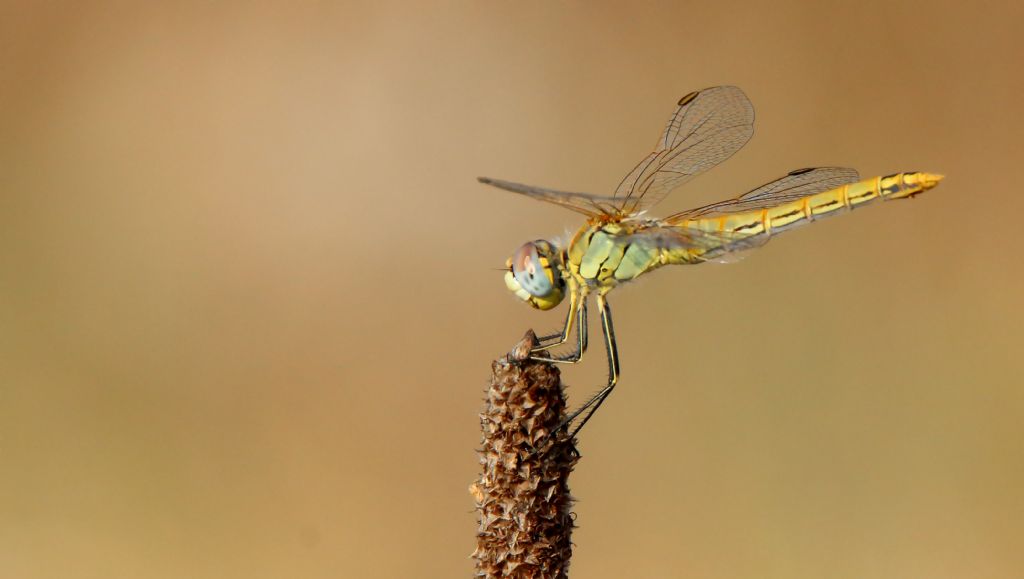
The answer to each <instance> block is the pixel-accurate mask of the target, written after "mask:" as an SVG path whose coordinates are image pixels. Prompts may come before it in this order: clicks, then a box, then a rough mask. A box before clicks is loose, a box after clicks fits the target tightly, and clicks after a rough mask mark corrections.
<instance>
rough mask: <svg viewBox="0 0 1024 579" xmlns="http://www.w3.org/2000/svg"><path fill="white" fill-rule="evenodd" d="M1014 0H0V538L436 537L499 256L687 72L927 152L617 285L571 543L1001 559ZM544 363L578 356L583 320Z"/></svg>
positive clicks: (504, 311) (636, 557) (909, 570)
mask: <svg viewBox="0 0 1024 579" xmlns="http://www.w3.org/2000/svg"><path fill="white" fill-rule="evenodd" d="M1021 22H1024V9H1022V8H1021V4H1020V3H1016V2H980V3H966V4H965V3H961V2H881V1H879V2H873V1H871V2H858V3H856V4H854V3H844V4H835V5H830V4H828V3H819V2H810V1H805V2H786V1H783V2H772V3H765V4H763V5H761V7H758V8H755V7H754V6H753V5H746V4H734V3H728V2H718V3H709V2H704V3H696V2H687V3H684V2H681V3H677V4H669V3H664V4H646V5H637V6H633V7H629V8H626V7H625V6H613V5H608V4H592V3H586V4H584V3H562V4H559V5H556V6H552V5H548V4H542V3H535V4H529V5H515V6H513V5H511V4H505V5H501V4H496V3H476V2H473V3H470V2H466V3H445V4H435V5H433V6H428V5H426V4H416V3H403V4H390V5H388V4H379V3H366V4H338V5H334V4H330V3H322V2H321V3H312V4H305V5H302V4H295V3H280V4H279V5H277V6H272V5H264V6H262V7H260V8H255V7H253V6H249V5H244V4H237V5H230V4H221V5H220V6H219V7H210V6H208V5H207V4H206V3H200V2H195V3H167V5H165V6H162V7H158V6H157V5H156V4H154V3H142V4H139V3H127V2H125V3H109V2H88V3H72V2H64V3H23V4H20V5H19V4H17V3H15V4H10V3H8V4H5V6H4V7H3V8H0V39H2V50H0V465H2V466H0V468H2V472H0V576H3V577H11V578H32V579H34V578H43V577H53V578H67V577H76V578H77V577H97V578H101V577H102V578H105V579H106V578H112V577H117V578H120V577H124V578H135V577H146V578H180V577H194V578H224V577H244V578H279V577H305V578H314V577H324V578H327V577H331V578H337V577H425V578H434V577H439V578H440V577H466V576H469V575H470V574H471V573H472V563H471V561H470V560H469V559H468V555H469V553H470V552H471V550H472V548H473V544H474V532H475V528H476V524H475V516H474V514H473V512H472V500H471V498H470V496H469V494H468V493H467V491H466V487H467V486H468V484H469V483H470V482H471V481H472V480H473V478H474V477H475V476H476V474H477V470H478V469H477V465H476V456H475V454H474V449H475V448H476V446H477V443H478V440H479V435H478V432H477V428H478V425H477V413H478V411H479V410H480V408H481V401H482V392H483V388H484V384H485V380H486V378H487V376H488V372H489V364H490V361H491V360H492V359H493V358H494V357H495V356H497V355H499V354H501V353H502V352H504V351H506V350H507V349H508V347H510V346H511V345H512V344H513V343H514V342H515V341H516V340H517V339H518V338H519V337H520V336H521V335H522V333H523V331H524V330H526V329H527V328H528V327H535V328H537V329H538V330H548V329H551V328H554V327H555V326H557V325H558V324H559V323H560V322H561V319H562V318H561V316H562V314H561V310H559V311H558V312H535V311H532V310H530V309H529V308H528V307H527V306H525V305H523V304H521V303H519V302H518V301H517V300H516V299H515V298H514V297H513V296H511V295H509V294H508V293H507V291H506V290H505V289H504V286H503V283H502V281H501V274H500V273H499V272H496V271H494V270H493V269H492V268H494V267H500V266H501V265H502V264H503V263H504V260H505V258H506V256H507V255H508V254H509V253H510V252H511V251H512V250H513V249H515V248H516V247H517V246H518V245H519V244H520V243H522V242H524V241H526V240H529V239H534V238H537V237H543V236H560V235H563V234H565V232H566V231H567V230H569V229H573V228H575V227H576V226H578V225H579V222H578V220H577V217H578V216H577V215H575V214H573V213H571V212H568V211H563V210H560V209H558V208H556V207H552V206H545V205H542V204H540V203H535V202H531V201H529V200H526V199H523V198H519V197H516V196H513V195H511V194H507V193H503V192H500V191H498V190H494V189H490V188H486V187H484V186H482V185H479V184H478V183H476V181H475V178H476V177H477V176H478V175H488V176H494V177H500V178H507V179H513V180H518V181H523V182H528V183H535V184H540V185H547V186H552V187H557V188H562V189H570V190H585V191H593V192H597V193H608V192H610V191H611V189H612V188H613V187H614V186H615V184H616V183H618V181H619V179H620V178H621V177H622V175H623V174H625V173H626V172H627V171H628V170H629V169H630V168H631V167H632V166H633V164H634V163H635V162H636V161H637V160H639V159H640V158H641V157H642V156H644V155H645V154H646V153H647V152H648V151H649V150H650V148H651V146H652V145H653V144H654V141H655V139H656V138H657V136H658V135H659V133H660V131H661V129H662V126H663V123H664V122H665V120H666V118H667V117H668V115H669V114H670V113H671V112H672V110H673V108H674V105H675V102H676V100H677V99H678V98H679V97H680V96H681V95H683V94H685V93H686V92H689V91H691V90H694V89H698V88H702V87H706V86H712V85H716V84H736V85H739V86H741V87H743V89H744V90H745V91H746V92H747V94H748V95H749V96H750V98H751V100H752V101H753V103H754V105H755V107H756V109H757V113H758V120H757V129H756V134H755V137H754V139H753V140H752V141H751V143H750V144H749V145H747V147H746V148H745V149H744V150H743V151H741V152H740V153H739V154H737V155H736V156H735V157H733V158H732V159H730V160H729V161H728V162H727V163H726V164H724V165H723V166H721V167H719V168H718V169H716V170H714V171H712V172H711V173H709V174H707V175H705V176H703V177H701V178H699V179H697V180H695V181H694V182H692V183H690V184H689V185H688V186H687V187H686V188H685V189H683V190H680V191H678V192H676V194H674V195H673V196H672V197H670V198H669V200H667V201H666V202H665V203H664V204H663V205H662V206H661V207H659V209H660V213H662V214H665V213H668V212H672V211H678V210H682V209H685V208H687V207H689V206H693V205H696V204H702V203H706V202H710V201H713V200H716V199H718V198H724V197H729V196H733V195H735V194H738V193H740V192H742V191H745V190H747V189H749V188H751V187H753V186H756V185H758V184H760V183H763V182H765V181H767V180H769V179H772V178H775V177H778V176H780V175H782V174H784V173H785V172H786V171H788V170H791V169H794V168H798V167H805V166H813V165H849V166H852V167H856V168H858V169H859V170H860V171H861V172H862V174H864V175H866V176H870V175H876V174H880V173H888V172H896V171H900V170H927V171H934V172H941V173H945V174H946V175H947V176H948V177H947V179H946V180H945V181H944V182H943V183H942V185H941V186H940V187H939V188H938V189H935V190H933V191H931V192H929V193H928V194H927V195H924V196H922V197H920V198H918V199H915V200H914V201H911V202H901V203H892V204H886V205H884V206H881V207H872V208H869V209H865V210H864V211H859V212H857V213H855V214H853V215H847V216H844V217H842V218H837V219H835V220H830V221H827V222H824V223H822V224H818V225H815V226H812V227H808V228H805V229H801V230H799V231H797V232H794V233H792V234H790V235H786V236H784V237H782V238H780V239H777V240H774V241H773V242H772V243H770V244H769V245H768V246H767V247H765V248H763V249H761V250H758V251H757V252H756V254H753V255H751V256H749V257H748V258H747V259H746V260H744V261H742V262H741V263H739V264H735V265H729V266H701V267H694V268H675V269H670V270H662V271H660V272H658V273H657V274H655V275H652V276H650V278H649V279H643V280H642V281H640V282H638V283H636V284H635V285H634V287H628V288H625V289H624V290H620V291H618V292H617V293H616V294H615V295H614V296H613V303H614V305H615V306H616V314H617V317H616V322H617V330H618V334H619V342H620V345H621V356H622V365H623V378H622V382H621V387H620V389H619V390H617V391H616V393H615V394H614V396H613V397H612V398H611V399H610V400H609V403H608V404H607V405H605V406H604V407H603V408H602V411H601V412H600V413H599V415H598V416H597V418H596V419H595V420H593V421H592V422H591V424H590V425H589V426H588V427H587V429H586V430H585V431H584V433H583V436H582V440H581V445H580V446H581V451H582V453H583V459H582V461H581V463H580V466H579V468H578V470H577V472H576V473H575V474H574V476H573V478H572V488H573V491H574V494H576V495H577V496H578V498H579V504H578V506H577V508H576V511H577V513H578V523H579V529H578V531H577V532H576V534H575V535H574V539H575V542H576V554H575V557H574V559H573V564H572V565H573V575H574V576H577V577H590V578H600V577H702V578H721V577H737V578H745V577H764V578H786V579H792V578H820V577H835V578H875V577H878V578H892V577H927V578H961V577H971V578H1014V577H1020V574H1021V573H1022V569H1024V426H1022V422H1024V380H1022V370H1021V354H1020V350H1021V347H1022V346H1024V331H1022V326H1024V297H1022V295H1024V294H1022V290H1024V269H1022V266H1021V253H1022V251H1024V241H1022V240H1021V239H1022V238H1021V235H1020V221H1021V217H1020V216H1021V215H1022V214H1024V213H1022V212H1024V201H1022V199H1024V196H1022V195H1021V193H1020V189H1021V185H1020V170H1021V164H1022V156H1021V146H1022V144H1021V143H1022V136H1024V115H1022V112H1021V111H1022V109H1021V105H1020V102H1021V95H1022V91H1024V76H1022V75H1021V68H1020V67H1021V63H1022V62H1024V50H1022V43H1021V40H1020V38H1019V32H1020V24H1021ZM595 346H596V352H595V353H594V354H592V355H591V357H590V358H589V359H588V361H587V363H585V364H583V365H582V366H581V367H579V368H573V369H570V370H567V371H566V372H565V373H564V379H565V381H566V382H567V384H569V386H570V393H571V395H572V396H574V400H576V401H577V402H578V401H579V400H580V399H582V398H583V397H584V396H585V395H586V394H589V393H590V392H592V391H593V390H594V389H595V388H596V387H597V386H598V385H599V384H600V383H601V381H602V380H603V372H604V363H603V354H602V353H601V349H600V343H599V342H595Z"/></svg>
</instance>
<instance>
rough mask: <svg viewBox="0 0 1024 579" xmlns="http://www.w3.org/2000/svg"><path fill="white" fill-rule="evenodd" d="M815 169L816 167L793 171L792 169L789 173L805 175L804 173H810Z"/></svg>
mask: <svg viewBox="0 0 1024 579" xmlns="http://www.w3.org/2000/svg"><path fill="white" fill-rule="evenodd" d="M813 170H814V167H807V168H806V169H794V170H793V171H790V172H789V174H790V175H803V174H804V173H810V172H811V171H813Z"/></svg>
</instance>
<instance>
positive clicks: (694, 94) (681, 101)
mask: <svg viewBox="0 0 1024 579" xmlns="http://www.w3.org/2000/svg"><path fill="white" fill-rule="evenodd" d="M698 94H700V91H699V90H695V91H693V92H691V93H690V94H688V95H686V96H684V97H683V98H681V99H679V106H683V105H685V104H687V103H689V102H690V101H692V100H693V99H695V98H697V95H698Z"/></svg>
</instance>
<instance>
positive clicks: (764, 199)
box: [663, 167, 860, 223]
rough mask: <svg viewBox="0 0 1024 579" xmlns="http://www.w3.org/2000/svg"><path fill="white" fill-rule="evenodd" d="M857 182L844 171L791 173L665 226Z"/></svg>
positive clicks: (680, 215) (684, 214) (851, 173)
mask: <svg viewBox="0 0 1024 579" xmlns="http://www.w3.org/2000/svg"><path fill="white" fill-rule="evenodd" d="M859 179H860V175H858V174H857V171H856V170H855V169H848V168H845V167H817V168H812V169H798V170H796V171H791V172H790V173H789V174H788V175H786V176H785V177H782V178H781V179H776V180H775V181H772V182H770V183H765V184H764V185H761V186H760V187H758V188H757V189H754V190H753V191H750V192H748V193H744V194H743V195H741V196H739V197H737V198H736V199H729V200H726V201H719V202H718V203H712V204H711V205H705V206H704V207H698V208H696V209H690V210H688V211H683V212H682V213H677V214H675V215H671V216H669V217H666V218H665V219H664V220H663V221H664V222H666V223H680V222H683V221H686V220H688V219H696V218H698V217H707V216H709V215H713V214H719V213H742V212H744V211H753V210H757V209H764V208H768V207H775V206H777V205H781V204H783V203H788V202H790V201H796V200H798V199H802V198H804V197H807V196H808V195H814V194H816V193H821V192H822V191H829V190H831V189H835V188H837V187H842V186H843V185H846V184H847V183H854V182H856V181H858V180H859Z"/></svg>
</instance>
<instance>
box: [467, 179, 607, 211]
mask: <svg viewBox="0 0 1024 579" xmlns="http://www.w3.org/2000/svg"><path fill="white" fill-rule="evenodd" d="M477 180H478V181H480V182H481V183H485V184H487V185H492V186H494V187H497V188H499V189H504V190H506V191H511V192H513V193H519V194H520V195H526V196H527V197H532V198H534V199H538V200H540V201H547V202H548V203H554V204H555V205H561V206H562V207H565V208H567V209H572V210H573V211H576V212H577V213H582V214H584V215H586V216H587V217H597V216H599V215H614V214H617V213H618V210H617V208H616V207H617V206H616V202H617V200H616V199H615V198H614V197H602V196H600V195H591V194H589V193H570V192H568V191H556V190H554V189H545V188H543V187H534V186H532V185H523V184H522V183H513V182H511V181H502V180H501V179H491V178H489V177H477Z"/></svg>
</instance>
